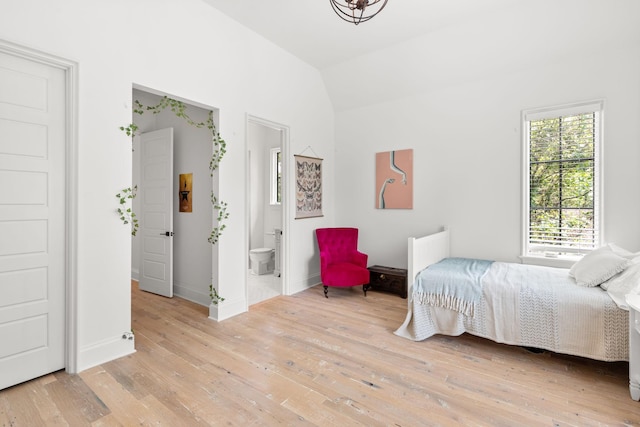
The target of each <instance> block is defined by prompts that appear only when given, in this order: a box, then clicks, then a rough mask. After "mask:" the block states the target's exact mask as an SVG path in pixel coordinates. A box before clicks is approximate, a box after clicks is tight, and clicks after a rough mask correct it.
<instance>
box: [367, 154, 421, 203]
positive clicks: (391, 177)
mask: <svg viewBox="0 0 640 427" xmlns="http://www.w3.org/2000/svg"><path fill="white" fill-rule="evenodd" d="M376 208H377V209H413V150H412V149H408V150H395V151H386V152H383V153H376Z"/></svg>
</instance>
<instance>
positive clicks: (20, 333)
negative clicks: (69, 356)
mask: <svg viewBox="0 0 640 427" xmlns="http://www.w3.org/2000/svg"><path fill="white" fill-rule="evenodd" d="M65 102H66V101H65V72H64V71H63V70H62V69H59V68H55V67H51V66H48V65H45V64H42V63H39V62H34V61H30V60H28V59H24V58H21V57H16V56H13V55H8V54H6V53H2V52H0V389H3V388H6V387H9V386H11V385H14V384H18V383H20V382H24V381H27V380H30V379H32V378H36V377H39V376H41V375H44V374H48V373H50V372H53V371H57V370H59V369H62V368H64V366H65V359H64V355H65V347H66V345H65V280H66V278H65V274H66V271H65V268H66V267H65V265H66V259H65V258H66V246H65V235H66V232H65V209H66V208H65V206H66V201H65V199H66V194H65V192H66V188H65V170H66V169H65V168H66V165H65V158H66V155H65V149H66V145H65Z"/></svg>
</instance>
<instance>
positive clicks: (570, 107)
mask: <svg viewBox="0 0 640 427" xmlns="http://www.w3.org/2000/svg"><path fill="white" fill-rule="evenodd" d="M604 104H605V102H604V100H603V99H599V100H589V101H584V102H576V103H572V104H564V105H558V106H552V107H543V108H535V109H527V110H522V113H521V121H520V123H521V127H522V128H521V135H522V140H521V167H522V170H521V174H520V175H521V180H522V183H521V188H522V196H521V197H522V200H521V206H522V212H521V224H522V228H521V231H520V233H521V242H522V244H521V250H520V253H521V255H520V259H521V261H522V262H523V263H525V264H539V265H549V266H555V267H565V266H571V264H573V263H574V262H575V258H574V257H566V259H564V258H563V259H560V258H551V257H543V256H536V255H532V254H530V253H529V249H530V245H529V238H528V233H529V228H530V224H529V210H530V204H529V202H530V200H529V191H530V187H529V180H528V177H529V173H528V172H527V171H528V169H529V156H530V141H529V129H528V123H529V122H530V121H533V120H542V119H547V118H553V117H558V116H567V115H576V114H582V113H592V112H595V113H596V115H597V123H598V126H597V127H596V132H597V134H596V139H597V144H596V148H597V153H596V159H595V164H594V168H595V176H594V179H595V185H597V188H596V191H595V195H594V223H595V224H596V225H597V233H596V235H595V237H596V241H595V244H594V245H595V247H599V246H600V245H601V244H602V242H603V241H605V240H604V230H603V227H604V215H603V213H604V194H603V189H604V183H603V177H604V173H603V167H604V159H603V155H604V150H603V146H604V132H603V129H604Z"/></svg>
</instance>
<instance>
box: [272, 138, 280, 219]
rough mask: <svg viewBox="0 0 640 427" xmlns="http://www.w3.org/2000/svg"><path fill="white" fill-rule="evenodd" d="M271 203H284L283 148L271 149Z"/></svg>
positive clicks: (277, 204) (275, 204) (276, 204)
mask: <svg viewBox="0 0 640 427" xmlns="http://www.w3.org/2000/svg"><path fill="white" fill-rule="evenodd" d="M269 164H270V168H269V204H271V205H273V206H280V205H282V148H281V147H273V148H271V149H270V150H269Z"/></svg>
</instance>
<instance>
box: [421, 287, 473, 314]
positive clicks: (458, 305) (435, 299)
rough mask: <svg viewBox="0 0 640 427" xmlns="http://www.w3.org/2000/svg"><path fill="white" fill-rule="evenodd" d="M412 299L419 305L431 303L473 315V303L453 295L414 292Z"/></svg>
mask: <svg viewBox="0 0 640 427" xmlns="http://www.w3.org/2000/svg"><path fill="white" fill-rule="evenodd" d="M413 299H414V300H415V301H416V302H417V303H418V304H421V305H432V306H436V307H442V308H447V309H449V310H454V311H457V312H459V313H462V314H464V315H465V316H469V317H473V315H474V312H475V304H474V303H473V302H471V301H464V300H462V299H460V298H456V297H455V296H453V295H438V294H429V293H424V292H415V293H414V294H413Z"/></svg>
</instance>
